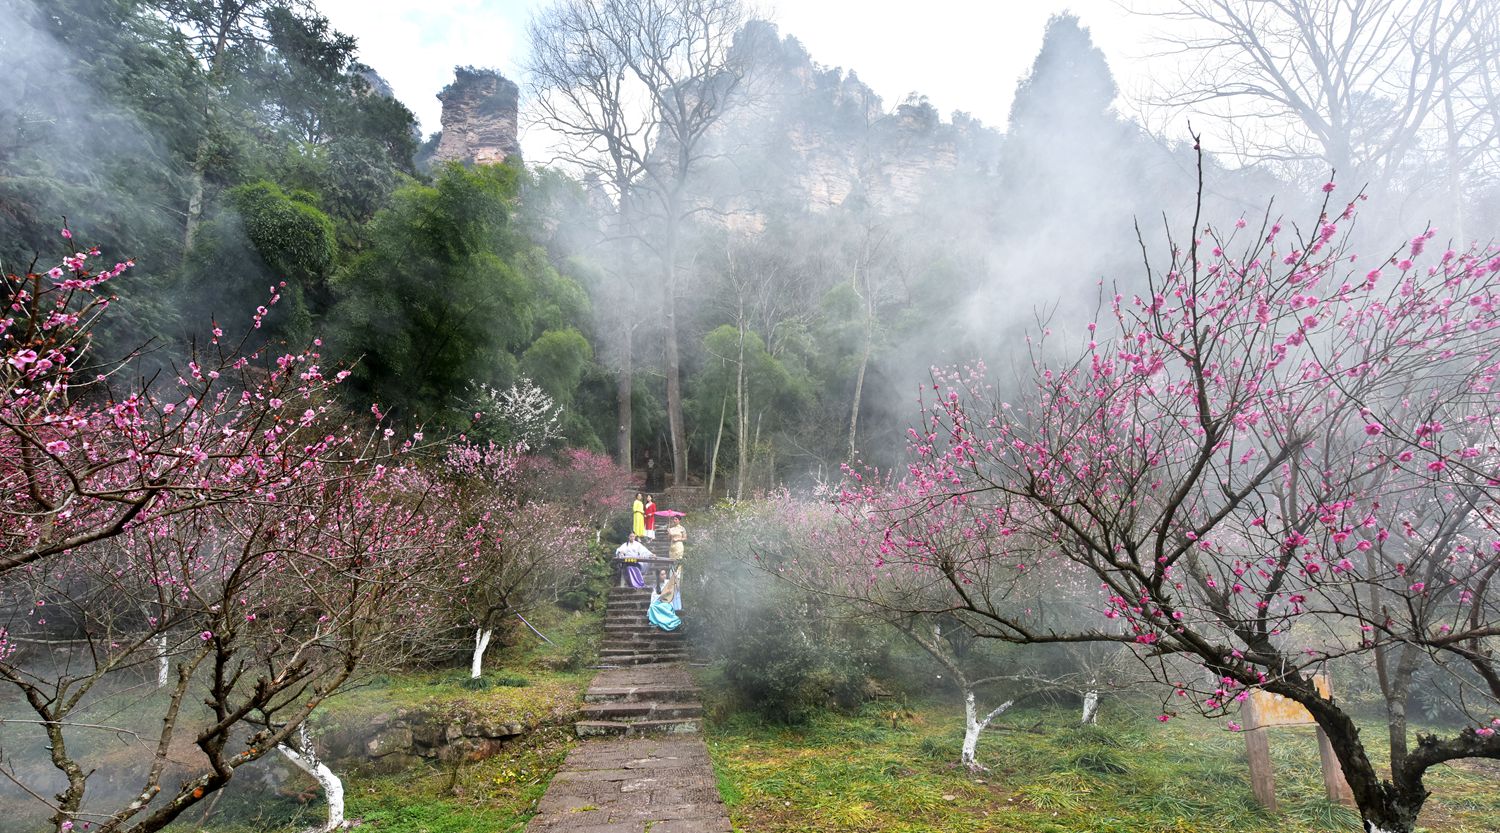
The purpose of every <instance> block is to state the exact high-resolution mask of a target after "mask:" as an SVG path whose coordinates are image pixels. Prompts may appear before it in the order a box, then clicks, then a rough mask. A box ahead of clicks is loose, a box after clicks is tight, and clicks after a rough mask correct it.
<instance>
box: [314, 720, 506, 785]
mask: <svg viewBox="0 0 1500 833" xmlns="http://www.w3.org/2000/svg"><path fill="white" fill-rule="evenodd" d="M531 728H532V727H530V726H527V725H525V724H523V723H520V722H517V721H507V720H502V719H498V718H494V717H486V716H481V715H477V714H472V713H462V712H460V713H451V712H450V713H442V714H439V713H434V712H431V711H426V710H423V709H397V710H395V711H394V712H392V713H391V714H389V715H384V716H381V717H377V718H374V719H372V720H368V721H365V722H363V723H361V724H360V725H357V726H348V727H343V728H339V729H333V730H330V731H327V732H322V733H319V735H318V747H319V749H318V751H319V754H321V755H322V756H324V758H325V759H327V760H329V761H332V762H334V763H336V764H341V765H344V766H353V767H356V768H361V769H367V770H370V771H374V772H397V771H400V770H402V769H405V768H407V767H409V766H412V765H413V764H416V763H418V762H420V761H423V760H428V761H434V760H435V761H442V762H445V763H455V762H460V761H480V760H483V759H485V758H488V757H490V756H491V755H494V754H496V753H497V752H499V751H500V749H501V747H502V746H503V745H504V744H505V742H506V741H507V740H510V739H511V738H514V737H517V736H519V735H522V734H525V733H526V732H528V731H530V730H531Z"/></svg>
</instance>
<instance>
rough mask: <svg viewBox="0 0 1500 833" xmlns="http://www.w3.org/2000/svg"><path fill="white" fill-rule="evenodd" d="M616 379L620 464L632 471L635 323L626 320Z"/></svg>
mask: <svg viewBox="0 0 1500 833" xmlns="http://www.w3.org/2000/svg"><path fill="white" fill-rule="evenodd" d="M618 373H619V376H618V378H616V380H615V408H616V409H617V410H618V411H619V417H620V424H619V429H618V434H617V436H616V437H615V442H616V443H618V444H619V460H620V466H621V467H623V468H624V469H625V470H626V471H631V470H632V469H631V462H632V461H631V452H632V449H631V445H632V443H633V442H634V438H633V436H632V435H633V434H634V432H635V424H634V423H635V406H634V396H635V390H634V377H635V323H634V322H633V321H628V320H627V321H625V322H623V324H622V326H621V327H620V367H619V369H618Z"/></svg>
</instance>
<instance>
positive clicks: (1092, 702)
mask: <svg viewBox="0 0 1500 833" xmlns="http://www.w3.org/2000/svg"><path fill="white" fill-rule="evenodd" d="M1082 722H1083V725H1085V726H1093V725H1094V724H1096V723H1098V722H1099V692H1097V691H1095V690H1093V689H1089V692H1088V693H1087V694H1085V695H1083V721H1082Z"/></svg>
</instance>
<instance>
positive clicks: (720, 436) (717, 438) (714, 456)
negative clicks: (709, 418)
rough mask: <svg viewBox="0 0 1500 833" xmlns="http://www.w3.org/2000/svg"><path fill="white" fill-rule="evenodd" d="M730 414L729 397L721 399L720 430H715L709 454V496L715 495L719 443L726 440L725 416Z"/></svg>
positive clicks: (710, 497)
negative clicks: (712, 445) (711, 449)
mask: <svg viewBox="0 0 1500 833" xmlns="http://www.w3.org/2000/svg"><path fill="white" fill-rule="evenodd" d="M728 414H729V397H727V396H725V397H722V398H720V399H719V430H718V431H716V432H714V448H713V451H712V452H710V453H709V456H708V498H709V500H713V497H714V477H715V476H716V475H717V474H718V473H719V444H720V443H721V442H723V441H724V418H725V416H727V415H728Z"/></svg>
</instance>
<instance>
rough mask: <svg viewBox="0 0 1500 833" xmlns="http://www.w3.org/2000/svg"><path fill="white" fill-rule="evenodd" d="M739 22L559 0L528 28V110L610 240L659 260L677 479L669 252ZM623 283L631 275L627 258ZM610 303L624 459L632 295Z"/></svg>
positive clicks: (673, 275)
mask: <svg viewBox="0 0 1500 833" xmlns="http://www.w3.org/2000/svg"><path fill="white" fill-rule="evenodd" d="M744 22H745V10H744V8H743V7H742V6H741V4H740V2H739V0H641V1H640V2H627V0H562V2H559V3H557V4H556V5H554V6H551V7H550V8H548V9H546V10H545V11H543V12H541V13H540V14H539V15H538V16H537V17H536V18H535V19H534V20H533V21H532V23H531V25H530V27H529V30H528V32H529V37H530V43H531V63H530V64H529V66H528V71H529V72H530V73H531V76H532V78H533V79H534V85H535V100H534V102H535V103H534V106H535V108H536V112H537V115H538V118H539V120H540V121H541V122H543V123H545V124H546V126H547V127H548V128H550V129H551V130H553V131H555V132H556V133H558V134H560V136H561V137H562V141H561V142H560V145H559V155H560V157H561V158H562V159H563V160H565V161H566V162H567V163H569V164H571V165H573V166H576V167H577V168H579V169H580V170H581V171H582V172H584V173H585V174H589V175H593V176H594V177H595V178H596V179H597V180H598V181H599V182H601V183H602V184H604V185H605V186H606V187H607V188H608V189H609V190H610V191H611V192H612V193H611V197H612V198H613V199H614V200H615V202H616V206H615V207H616V212H617V213H616V216H615V218H614V224H615V227H616V228H615V232H616V234H615V235H614V237H615V238H617V239H630V240H633V241H638V242H640V243H641V244H643V245H644V246H645V247H646V248H647V249H648V250H649V251H650V252H651V253H652V254H653V255H654V257H655V259H656V260H657V261H658V262H659V263H660V266H661V272H660V281H661V298H662V310H661V316H662V320H663V326H664V329H665V351H664V352H665V368H664V370H665V372H666V377H667V421H668V424H669V428H670V430H671V435H672V474H673V477H674V481H675V482H676V483H679V484H680V483H683V482H685V480H686V478H687V433H686V429H685V427H684V425H683V417H682V384H681V373H680V371H679V355H678V339H677V297H678V285H677V284H678V266H679V264H678V261H679V249H680V246H681V243H682V233H683V226H684V223H685V222H686V221H687V220H688V219H689V217H690V215H691V214H692V213H693V212H694V211H695V210H696V207H695V206H694V205H693V204H692V203H691V201H690V200H689V199H688V198H687V195H688V187H689V185H690V183H691V181H692V179H693V177H694V175H695V174H696V173H697V172H698V169H699V168H700V167H701V166H702V164H703V162H704V160H705V159H706V158H707V156H708V155H709V154H710V153H711V152H712V151H711V143H710V142H709V134H710V131H711V130H712V129H713V127H714V126H715V125H717V124H718V123H719V122H720V120H721V119H722V118H723V116H724V114H725V113H726V112H727V111H728V110H729V109H730V108H731V107H732V106H734V103H735V102H736V100H737V97H738V95H739V93H740V91H741V87H742V82H743V80H744V77H745V66H744V63H743V61H742V57H743V53H742V52H741V51H737V50H735V49H734V48H733V46H734V38H735V35H736V33H737V32H738V31H739V30H740V28H741V26H742V25H743V23H744ZM623 271H624V272H625V278H626V283H627V287H629V288H636V287H637V278H636V277H635V276H633V275H631V274H630V271H631V268H630V266H629V265H628V264H627V265H626V268H625V269H624V270H623ZM646 294H647V293H645V292H644V291H639V292H637V291H629V290H628V289H627V292H626V293H625V295H626V296H628V297H630V298H632V299H634V300H635V301H637V303H627V304H622V305H621V306H620V308H619V310H618V316H619V317H618V319H617V326H618V328H619V333H620V339H621V345H620V365H619V367H618V368H617V371H618V373H619V380H618V384H617V394H618V396H617V399H618V406H619V408H620V433H619V443H620V455H621V456H620V459H621V461H622V462H623V463H625V464H627V465H628V463H629V461H630V443H631V439H632V438H631V423H630V399H631V373H632V372H633V359H632V352H633V344H632V340H633V336H632V330H633V327H634V324H635V321H636V320H637V319H639V318H641V317H643V316H647V315H649V313H648V312H647V310H646V309H643V308H642V306H641V305H640V304H639V303H638V300H639V298H641V297H642V296H644V295H646Z"/></svg>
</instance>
